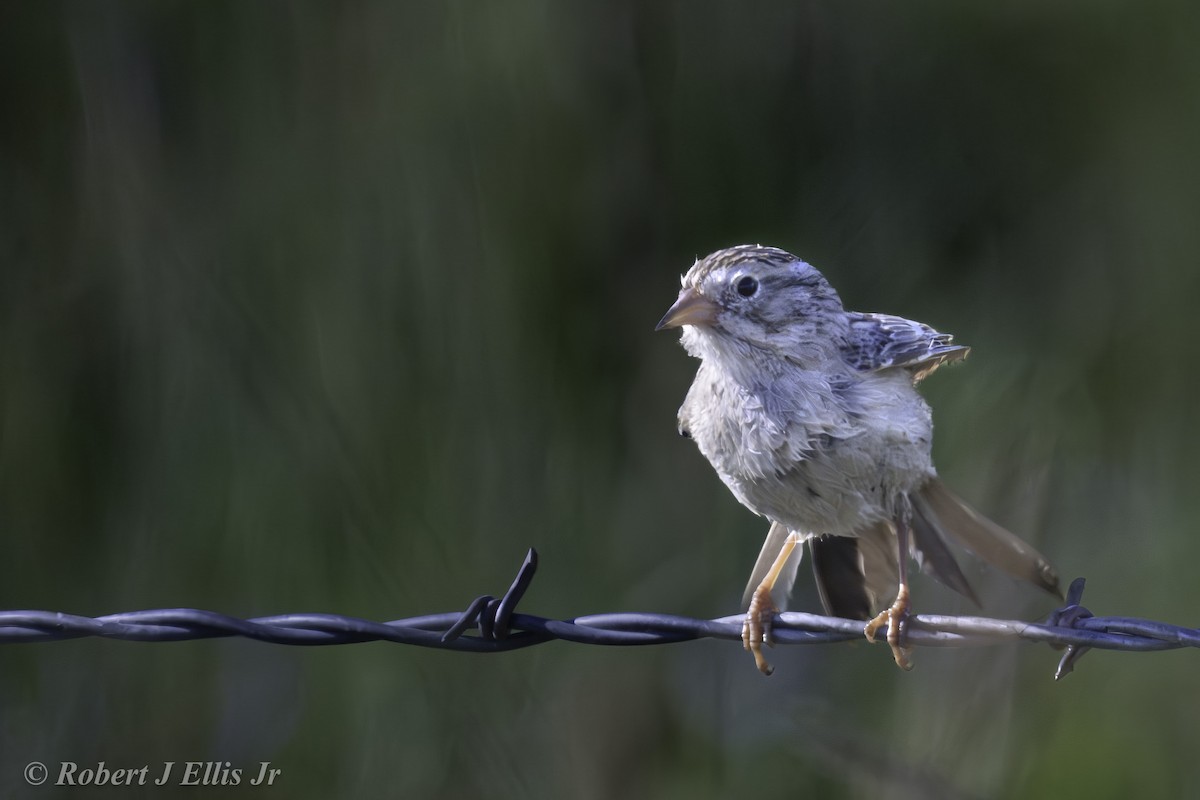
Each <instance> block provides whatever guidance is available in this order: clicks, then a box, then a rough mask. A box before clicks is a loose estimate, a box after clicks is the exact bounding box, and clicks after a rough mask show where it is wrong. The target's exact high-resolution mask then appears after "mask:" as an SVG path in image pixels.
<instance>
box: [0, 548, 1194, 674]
mask: <svg viewBox="0 0 1200 800" xmlns="http://www.w3.org/2000/svg"><path fill="white" fill-rule="evenodd" d="M537 567H538V557H537V552H536V551H535V550H533V549H532V548H531V549H530V550H529V551H528V553H527V554H526V556H525V560H524V562H523V563H522V564H521V567H520V569H519V570H518V571H517V575H516V577H515V578H514V579H513V582H512V584H511V585H510V586H509V588H508V591H506V592H505V593H504V595H503V596H501V597H500V598H499V599H496V598H495V597H493V596H491V595H483V596H481V597H477V598H475V599H474V600H473V601H472V602H471V603H470V604H468V606H467V609H466V610H465V611H462V612H449V613H444V614H429V615H426V616H421V617H410V618H407V619H398V620H393V621H391V622H372V621H371V620H365V619H357V618H355V617H346V616H341V615H338V614H280V615H276V616H270V617H256V618H253V619H238V618H237V617H231V616H229V615H227V614H219V613H217V612H214V611H202V610H199V609H194V608H162V609H154V610H149V611H129V612H124V613H120V614H109V615H106V616H101V617H84V616H77V615H74V614H64V613H61V612H57V611H0V644H17V643H27V642H49V641H59V640H63V639H77V638H80V637H84V636H99V637H101V638H105V639H121V640H124V641H136V642H179V641H187V640H193V639H215V638H222V637H230V636H242V637H245V638H248V639H254V640H257V641H260V642H267V643H270V644H286V645H309V646H312V645H335V644H358V643H362V642H378V641H385V642H392V643H395V644H410V645H417V646H419V647H433V648H441V649H446V650H458V651H465V652H476V653H496V652H503V651H508V650H518V649H521V648H524V647H531V646H533V645H537V644H541V643H543V642H547V641H550V640H553V639H561V640H564V641H569V642H576V643H579V644H592V645H615V646H632V645H649V644H670V643H673V642H683V641H689V640H693V639H704V638H707V639H728V640H730V641H737V642H739V643H740V642H741V636H742V621H743V619H744V615H742V614H734V615H731V616H728V617H722V618H720V619H712V620H703V619H692V618H690V617H680V616H673V615H669V614H645V613H614V614H593V615H590V616H585V617H576V618H575V619H571V620H557V619H548V618H546V617H538V616H533V615H531V614H521V613H517V611H516V606H517V603H519V602H520V601H521V599H522V598H523V597H524V596H525V592H526V590H528V589H529V586H530V584H531V582H532V581H533V576H534V574H535V573H536V572H537ZM1084 585H1085V582H1084V579H1083V578H1076V579H1075V580H1074V581H1073V582H1072V583H1071V587H1070V589H1069V591H1068V592H1067V604H1066V605H1065V606H1063V607H1062V608H1060V609H1058V610H1056V611H1054V612H1053V613H1052V614H1050V616H1049V617H1047V619H1046V621H1045V622H1043V623H1036V622H1024V621H1020V620H1003V619H989V618H986V617H951V616H936V615H927V614H919V615H915V616H913V617H910V618H909V626H908V630H907V633H906V641H905V644H906V645H907V646H917V647H920V646H926V647H968V646H980V645H996V644H1002V643H1005V642H1014V641H1022V640H1023V641H1030V642H1044V643H1046V644H1049V645H1051V646H1054V647H1058V648H1065V652H1064V654H1063V656H1062V658H1061V659H1060V660H1059V663H1058V669H1057V670H1056V672H1055V675H1054V678H1055V680H1059V679H1061V678H1063V677H1065V676H1066V675H1068V674H1070V672H1071V671H1072V670H1073V669H1074V668H1075V666H1076V665H1077V664H1078V663H1079V659H1080V658H1082V657H1083V655H1084V654H1085V653H1087V652H1088V651H1089V650H1093V649H1095V650H1124V651H1130V652H1149V651H1158V650H1175V649H1178V648H1181V647H1200V629H1196V628H1184V627H1180V626H1177V625H1168V624H1166V623H1163V622H1154V621H1151V620H1144V619H1136V618H1132V617H1097V616H1094V615H1093V614H1092V612H1091V611H1089V610H1088V609H1087V608H1084V607H1083V606H1082V605H1081V602H1082V600H1083V589H1084ZM471 630H475V631H476V632H477V635H468V631H471ZM862 635H863V634H862V621H861V620H851V619H839V618H837V617H822V616H818V615H816V614H801V613H795V612H784V613H782V614H779V615H777V616H776V618H775V620H774V636H773V638H774V640H775V641H776V642H777V643H779V644H832V643H834V642H846V641H858V640H861V639H862Z"/></svg>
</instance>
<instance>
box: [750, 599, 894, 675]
mask: <svg viewBox="0 0 1200 800" xmlns="http://www.w3.org/2000/svg"><path fill="white" fill-rule="evenodd" d="M751 608H753V606H751ZM908 609H909V602H908V586H906V585H905V584H903V583H902V584H900V590H899V591H898V592H897V593H896V602H894V603H892V605H891V607H890V608H886V609H884V610H883V611H881V612H880V613H879V616H877V617H875V618H874V619H873V620H871V621H870V622H868V623H867V624H866V627H864V628H863V633H865V634H866V635H867V641H868V642H871V643H874V642H875V633H876V632H877V631H878V630H879V629H880V628H882V627H883V625H884V623H887V643H888V644H889V645H890V646H891V648H892V657H893V658H895V659H896V666H897V667H899V668H900V669H903V670H910V669H912V662H911V661H909V660H908V654H909V653H910V652H911V650H910V649H909V648H906V647H901V646H900V626H901V625H903V624H904V621H905V620H906V619H907V618H908ZM745 639H746V634H745V628H743V629H742V640H743V641H745Z"/></svg>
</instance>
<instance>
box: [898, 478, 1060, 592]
mask: <svg viewBox="0 0 1200 800" xmlns="http://www.w3.org/2000/svg"><path fill="white" fill-rule="evenodd" d="M910 499H911V500H912V507H913V546H914V551H917V550H919V551H920V552H921V555H919V556H917V560H918V561H919V562H920V563H921V568H922V569H923V570H924V571H926V572H929V573H931V574H933V575H934V576H935V577H937V578H938V579H939V580H941V581H942V582H943V583H945V584H946V585H947V586H949V587H950V588H952V589H955V590H956V591H958V592H960V593H962V594H964V595H966V596H967V597H970V598H971V599H973V600H974V599H975V596H974V593H973V592H972V591H971V588H970V586H969V585H967V582H966V578H965V577H963V574H962V572H961V571H960V570H959V569H958V565H957V564H956V563H955V562H954V557H953V555H951V554H950V550H949V548H948V547H947V546H946V542H947V541H950V542H954V543H955V544H958V545H961V546H962V547H964V548H966V549H967V550H970V551H971V552H972V553H974V554H975V555H976V556H978V557H979V558H981V559H983V560H984V561H986V562H987V563H989V564H991V565H992V566H994V567H996V568H998V569H1001V570H1003V571H1005V572H1007V573H1008V574H1009V575H1012V576H1013V577H1014V578H1020V579H1021V580H1023V581H1028V582H1029V583H1032V584H1033V585H1034V586H1037V587H1040V588H1042V589H1045V590H1046V591H1047V592H1049V593H1050V594H1052V595H1054V596H1055V597H1059V598H1061V597H1062V590H1061V589H1060V588H1059V585H1058V573H1057V572H1056V571H1055V569H1054V567H1052V566H1051V565H1050V562H1049V561H1047V560H1046V558H1045V556H1043V555H1042V554H1041V553H1039V552H1038V551H1037V550H1035V549H1034V548H1033V547H1032V546H1031V545H1030V544H1029V543H1027V542H1025V541H1023V540H1022V539H1020V538H1018V537H1017V536H1015V535H1013V534H1012V533H1009V532H1008V531H1006V530H1005V529H1004V528H1001V527H1000V526H999V525H997V524H996V523H994V522H992V521H991V520H990V519H988V518H987V517H985V516H983V515H982V514H980V513H979V512H978V511H976V510H975V509H973V508H971V507H970V506H969V505H967V504H966V502H964V501H963V499H962V498H960V497H959V496H958V495H956V494H954V492H952V491H950V490H949V489H948V488H946V485H945V484H944V483H942V482H941V481H939V480H938V479H937V478H933V479H931V480H929V481H928V482H926V483H925V485H924V486H922V487H921V488H920V489H919V490H918V491H916V492H914V493H913V494H911V495H910ZM914 555H916V553H915V552H914ZM947 559H948V560H949V561H948V565H947V562H946V560H947ZM975 602H976V603H977V604H978V602H979V601H978V600H976V601H975Z"/></svg>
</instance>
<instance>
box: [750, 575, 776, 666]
mask: <svg viewBox="0 0 1200 800" xmlns="http://www.w3.org/2000/svg"><path fill="white" fill-rule="evenodd" d="M778 611H779V607H778V606H776V605H775V601H774V600H772V599H771V592H770V589H768V588H767V587H766V584H765V583H764V584H763V585H762V586H759V587H758V588H757V589H755V590H754V594H752V595H751V596H750V609H749V610H748V611H747V612H746V621H745V622H743V623H742V647H744V648H745V649H747V650H749V651H750V652H751V654H753V656H754V663H755V665H756V666H757V667H758V671H759V672H761V673H762V674H763V675H770V674H771V673H772V672H774V671H775V668H774V667H772V666H771V665H770V664H768V663H767V659H766V658H765V657H764V656H763V653H762V646H763V645H764V644H765V645H767V646H769V647H774V646H775V642H773V641H772V640H771V626H772V625H773V624H774V622H775V614H776V613H778Z"/></svg>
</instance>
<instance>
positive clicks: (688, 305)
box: [654, 288, 719, 331]
mask: <svg viewBox="0 0 1200 800" xmlns="http://www.w3.org/2000/svg"><path fill="white" fill-rule="evenodd" d="M718 310H719V309H718V308H717V305H716V303H714V302H712V301H711V300H709V299H708V298H707V297H705V296H704V295H702V294H700V293H699V292H697V291H696V290H695V289H691V288H688V289H684V290H683V291H682V292H680V293H679V299H678V300H676V301H675V305H673V306H671V307H670V308H669V309H668V310H667V313H666V315H665V316H663V318H662V319H660V320H659V321H658V325H656V326H655V328H654V330H656V331H661V330H665V329H667V328H678V327H679V326H680V325H712V324H713V323H715V322H716V321H717V311H718Z"/></svg>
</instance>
